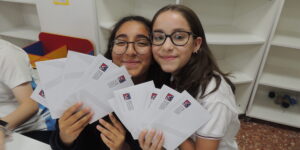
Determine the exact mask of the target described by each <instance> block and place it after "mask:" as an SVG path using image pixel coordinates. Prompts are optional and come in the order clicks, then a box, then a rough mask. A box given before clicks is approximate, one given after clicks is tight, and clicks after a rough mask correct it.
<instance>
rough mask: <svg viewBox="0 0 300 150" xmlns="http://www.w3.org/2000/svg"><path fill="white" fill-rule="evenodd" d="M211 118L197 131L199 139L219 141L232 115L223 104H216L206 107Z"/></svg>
mask: <svg viewBox="0 0 300 150" xmlns="http://www.w3.org/2000/svg"><path fill="white" fill-rule="evenodd" d="M207 110H208V111H209V113H210V114H211V116H212V118H211V119H210V120H209V121H208V122H207V123H206V124H205V125H203V126H202V127H201V128H200V129H198V130H197V132H196V135H197V136H198V137H200V138H207V139H221V138H222V137H224V135H225V133H226V131H227V129H228V126H229V124H230V122H231V120H232V117H233V116H234V113H233V112H232V111H231V110H230V109H229V108H228V107H227V106H226V105H225V104H223V103H220V102H217V103H213V104H212V105H210V106H208V107H207Z"/></svg>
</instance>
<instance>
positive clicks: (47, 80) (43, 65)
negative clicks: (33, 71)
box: [36, 58, 66, 119]
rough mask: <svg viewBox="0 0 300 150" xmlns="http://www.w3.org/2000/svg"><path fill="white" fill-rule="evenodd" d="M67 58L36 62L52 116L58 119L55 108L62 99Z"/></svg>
mask: <svg viewBox="0 0 300 150" xmlns="http://www.w3.org/2000/svg"><path fill="white" fill-rule="evenodd" d="M65 63H66V58H61V59H54V60H48V61H40V62H36V66H37V71H38V74H39V77H40V84H41V86H42V87H43V90H44V94H45V95H47V104H48V108H49V110H50V113H51V117H52V118H54V119H56V118H57V117H58V116H57V115H56V114H55V109H56V106H57V105H58V104H60V101H58V99H59V98H60V93H61V91H63V90H64V89H63V87H62V84H61V82H62V79H63V76H62V75H63V71H64V67H65Z"/></svg>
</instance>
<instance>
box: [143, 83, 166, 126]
mask: <svg viewBox="0 0 300 150" xmlns="http://www.w3.org/2000/svg"><path fill="white" fill-rule="evenodd" d="M160 95H161V89H158V88H155V87H153V88H152V89H150V90H149V92H148V93H147V96H146V102H145V105H144V110H143V112H142V113H141V116H143V117H142V118H141V121H140V122H141V125H140V126H139V127H138V131H139V132H141V131H142V130H143V129H145V127H147V125H148V124H149V123H150V122H151V120H150V118H148V116H149V115H151V116H152V113H151V112H150V110H149V109H150V108H151V106H152V105H153V104H158V102H156V103H155V101H158V100H159V99H160ZM148 111H149V112H148Z"/></svg>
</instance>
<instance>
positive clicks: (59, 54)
mask: <svg viewBox="0 0 300 150" xmlns="http://www.w3.org/2000/svg"><path fill="white" fill-rule="evenodd" d="M67 54H68V49H67V45H64V46H61V47H59V48H57V49H55V50H53V51H51V52H50V53H48V54H46V55H45V56H44V57H48V58H53V59H56V58H64V57H66V56H67Z"/></svg>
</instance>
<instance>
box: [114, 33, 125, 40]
mask: <svg viewBox="0 0 300 150" xmlns="http://www.w3.org/2000/svg"><path fill="white" fill-rule="evenodd" d="M120 37H121V38H126V37H127V35H126V34H119V35H118V36H116V37H115V39H117V38H120Z"/></svg>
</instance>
